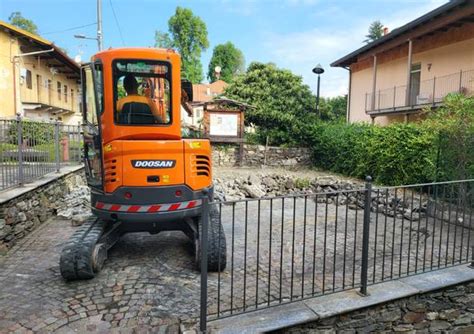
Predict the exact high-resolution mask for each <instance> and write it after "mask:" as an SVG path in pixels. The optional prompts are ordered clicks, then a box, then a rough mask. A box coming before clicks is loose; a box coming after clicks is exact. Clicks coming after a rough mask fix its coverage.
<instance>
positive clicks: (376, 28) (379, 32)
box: [364, 20, 383, 44]
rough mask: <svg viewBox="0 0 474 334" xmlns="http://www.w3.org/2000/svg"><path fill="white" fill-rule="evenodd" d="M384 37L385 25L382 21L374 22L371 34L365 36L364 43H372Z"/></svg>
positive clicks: (371, 25) (370, 29) (370, 27)
mask: <svg viewBox="0 0 474 334" xmlns="http://www.w3.org/2000/svg"><path fill="white" fill-rule="evenodd" d="M382 36H383V24H382V23H381V22H380V21H378V20H377V21H374V22H372V23H371V24H370V26H369V33H368V34H367V35H365V37H366V39H365V40H364V43H367V44H368V43H372V42H373V41H375V40H376V39H379V38H380V37H382Z"/></svg>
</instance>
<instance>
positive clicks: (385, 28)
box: [383, 27, 388, 36]
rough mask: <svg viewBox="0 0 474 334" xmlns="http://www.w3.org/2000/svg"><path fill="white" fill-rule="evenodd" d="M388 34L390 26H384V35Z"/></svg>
mask: <svg viewBox="0 0 474 334" xmlns="http://www.w3.org/2000/svg"><path fill="white" fill-rule="evenodd" d="M387 34H388V28H387V27H384V28H383V35H384V36H385V35H387Z"/></svg>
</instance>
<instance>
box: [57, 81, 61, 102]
mask: <svg viewBox="0 0 474 334" xmlns="http://www.w3.org/2000/svg"><path fill="white" fill-rule="evenodd" d="M57 91H58V100H59V101H61V83H60V82H59V81H58V82H57Z"/></svg>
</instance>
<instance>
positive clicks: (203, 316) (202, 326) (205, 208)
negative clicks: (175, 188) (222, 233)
mask: <svg viewBox="0 0 474 334" xmlns="http://www.w3.org/2000/svg"><path fill="white" fill-rule="evenodd" d="M201 224H202V226H201V235H200V236H199V238H200V243H201V244H200V249H201V307H200V312H201V313H200V321H199V330H200V331H201V333H206V331H207V241H208V240H207V237H208V235H207V231H208V228H209V197H208V192H207V189H206V190H205V191H203V197H202V217H201Z"/></svg>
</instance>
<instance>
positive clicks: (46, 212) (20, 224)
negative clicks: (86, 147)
mask: <svg viewBox="0 0 474 334" xmlns="http://www.w3.org/2000/svg"><path fill="white" fill-rule="evenodd" d="M78 189H85V190H86V191H87V187H86V186H85V175H84V170H83V169H80V170H78V171H76V172H73V173H70V174H67V175H64V176H62V177H60V178H58V179H55V180H53V181H51V182H49V183H47V184H45V185H43V186H40V187H38V188H36V189H34V190H32V191H29V192H27V193H25V194H23V195H20V196H18V197H15V198H13V199H11V200H9V201H7V202H4V203H2V204H0V254H2V253H5V252H6V251H7V250H8V249H10V248H11V247H12V246H13V245H14V244H15V243H16V242H17V241H18V240H20V239H22V238H23V237H24V236H25V235H26V234H28V233H29V232H31V231H32V230H34V229H35V228H36V227H37V226H38V225H40V224H41V223H43V222H45V221H46V220H47V219H48V218H50V217H51V216H53V215H55V214H56V213H58V212H59V211H61V210H65V209H66V210H67V208H68V207H71V205H73V204H71V203H70V201H66V199H67V197H68V194H70V193H71V192H72V191H73V190H74V191H75V192H76V193H77V191H78ZM73 206H74V205H73Z"/></svg>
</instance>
